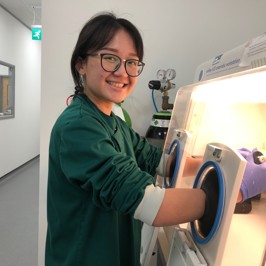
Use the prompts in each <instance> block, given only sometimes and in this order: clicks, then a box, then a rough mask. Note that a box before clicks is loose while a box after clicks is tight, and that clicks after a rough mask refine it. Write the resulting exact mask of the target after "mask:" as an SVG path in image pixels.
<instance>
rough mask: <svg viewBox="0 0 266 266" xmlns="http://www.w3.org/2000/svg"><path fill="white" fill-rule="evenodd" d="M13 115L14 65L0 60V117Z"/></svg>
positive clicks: (11, 116)
mask: <svg viewBox="0 0 266 266" xmlns="http://www.w3.org/2000/svg"><path fill="white" fill-rule="evenodd" d="M14 116H15V66H14V65H11V64H8V63H5V62H3V61H1V60H0V119H5V118H13V117H14Z"/></svg>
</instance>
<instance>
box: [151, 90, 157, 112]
mask: <svg viewBox="0 0 266 266" xmlns="http://www.w3.org/2000/svg"><path fill="white" fill-rule="evenodd" d="M151 95H152V102H153V105H154V108H155V111H156V112H157V113H158V108H157V106H156V102H155V99H154V90H152V93H151Z"/></svg>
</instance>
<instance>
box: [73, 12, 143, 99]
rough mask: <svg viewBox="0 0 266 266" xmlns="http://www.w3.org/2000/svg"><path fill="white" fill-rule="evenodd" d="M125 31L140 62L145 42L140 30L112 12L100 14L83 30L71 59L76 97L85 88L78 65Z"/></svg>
mask: <svg viewBox="0 0 266 266" xmlns="http://www.w3.org/2000/svg"><path fill="white" fill-rule="evenodd" d="M120 29H124V30H126V32H127V33H129V35H130V36H131V37H132V39H133V42H134V44H135V48H136V52H137V55H138V57H139V60H140V61H142V59H143V55H144V48H143V41H142V37H141V35H140V32H139V31H138V29H137V28H136V27H135V26H134V25H133V24H132V23H131V22H130V21H128V20H127V19H124V18H118V17H116V16H115V15H114V14H113V13H111V12H104V13H99V14H97V15H95V16H94V17H92V18H91V19H90V20H89V21H88V22H87V23H86V24H85V25H84V26H83V28H82V30H81V32H80V34H79V37H78V40H77V43H76V46H75V48H74V51H73V53H72V57H71V63H70V64H71V73H72V77H73V80H74V83H75V95H76V94H79V93H83V91H84V87H83V82H82V79H81V77H80V74H79V72H78V71H77V69H76V65H77V63H78V62H79V61H82V60H84V59H85V58H86V57H87V55H86V54H87V53H88V52H89V51H90V52H94V51H97V50H100V49H102V48H103V47H104V46H105V45H106V44H107V43H109V42H110V41H111V40H112V38H113V36H114V35H115V33H116V32H117V31H118V30H120Z"/></svg>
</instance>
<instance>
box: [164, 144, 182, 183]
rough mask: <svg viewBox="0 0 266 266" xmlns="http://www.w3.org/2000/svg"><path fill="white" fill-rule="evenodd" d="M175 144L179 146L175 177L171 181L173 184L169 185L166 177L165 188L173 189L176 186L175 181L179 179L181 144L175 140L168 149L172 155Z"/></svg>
mask: <svg viewBox="0 0 266 266" xmlns="http://www.w3.org/2000/svg"><path fill="white" fill-rule="evenodd" d="M175 144H176V146H177V149H176V163H175V170H174V175H173V177H172V180H171V182H170V184H169V185H168V184H167V182H166V177H164V187H165V188H171V187H173V185H174V184H175V181H176V177H177V173H178V170H179V164H180V143H179V141H178V139H175V140H174V141H173V142H172V143H171V145H170V148H169V149H168V154H170V153H171V149H172V147H173V146H174V145H175Z"/></svg>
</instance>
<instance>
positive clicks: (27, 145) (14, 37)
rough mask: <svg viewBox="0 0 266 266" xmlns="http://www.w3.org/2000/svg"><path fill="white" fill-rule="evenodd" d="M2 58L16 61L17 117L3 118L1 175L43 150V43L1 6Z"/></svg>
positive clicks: (14, 62)
mask: <svg viewBox="0 0 266 266" xmlns="http://www.w3.org/2000/svg"><path fill="white" fill-rule="evenodd" d="M0 34H1V37H0V40H1V41H0V60H1V61H4V62H7V63H10V64H12V65H15V71H16V73H15V86H16V87H15V118H13V119H3V120H0V177H1V176H3V175H5V174H7V173H9V172H10V171H12V170H14V169H15V168H17V167H19V166H21V165H22V164H24V163H25V162H27V161H29V160H30V159H32V158H34V157H35V156H37V155H38V154H39V147H40V146H39V144H40V142H39V141H40V137H39V134H40V129H39V127H40V91H41V87H40V85H41V83H40V75H41V61H40V59H41V45H40V42H36V41H32V40H31V31H30V30H29V29H28V28H26V27H25V26H24V25H22V24H21V23H20V22H18V21H17V20H16V19H15V18H14V17H12V16H11V15H10V14H9V13H7V12H6V11H5V10H4V9H2V8H1V7H0Z"/></svg>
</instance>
